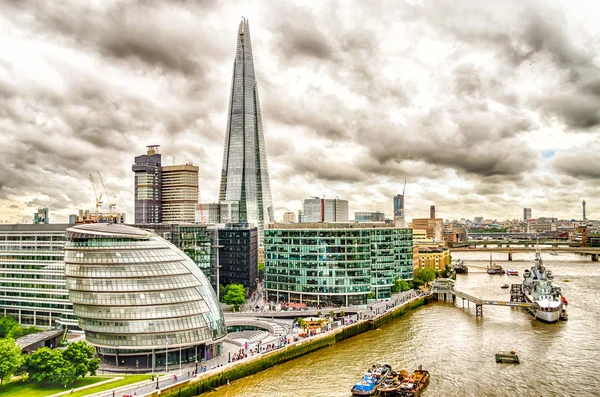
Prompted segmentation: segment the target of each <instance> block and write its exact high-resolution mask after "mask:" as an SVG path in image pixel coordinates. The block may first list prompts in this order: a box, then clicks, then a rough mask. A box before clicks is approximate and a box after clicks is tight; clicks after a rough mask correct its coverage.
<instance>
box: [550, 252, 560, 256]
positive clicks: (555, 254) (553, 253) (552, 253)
mask: <svg viewBox="0 0 600 397" xmlns="http://www.w3.org/2000/svg"><path fill="white" fill-rule="evenodd" d="M550 255H554V256H558V252H556V251H550Z"/></svg>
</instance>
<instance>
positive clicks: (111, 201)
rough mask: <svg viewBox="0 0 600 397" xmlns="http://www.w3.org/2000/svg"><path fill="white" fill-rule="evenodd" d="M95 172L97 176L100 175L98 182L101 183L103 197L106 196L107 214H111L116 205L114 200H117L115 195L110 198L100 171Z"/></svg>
mask: <svg viewBox="0 0 600 397" xmlns="http://www.w3.org/2000/svg"><path fill="white" fill-rule="evenodd" d="M96 172H97V173H98V176H99V177H100V183H102V188H103V189H104V195H105V196H104V197H106V198H108V212H109V214H112V213H113V211H114V210H115V207H116V206H117V204H116V201H117V196H115V195H113V197H112V199H111V198H110V195H109V194H108V190H107V189H106V185H105V184H104V178H102V174H101V173H100V171H98V170H96ZM100 205H102V203H100Z"/></svg>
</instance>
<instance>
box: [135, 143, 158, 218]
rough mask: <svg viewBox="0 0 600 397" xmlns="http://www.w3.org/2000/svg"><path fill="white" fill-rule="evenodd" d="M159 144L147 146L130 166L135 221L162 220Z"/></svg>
mask: <svg viewBox="0 0 600 397" xmlns="http://www.w3.org/2000/svg"><path fill="white" fill-rule="evenodd" d="M159 147H160V146H159V145H152V146H147V147H146V148H147V150H146V154H144V155H141V156H137V157H136V158H135V160H134V164H133V166H132V167H131V169H132V171H133V172H134V173H135V177H134V204H135V216H134V221H135V223H160V222H162V216H161V215H162V209H161V187H162V179H161V155H160V153H159V152H158V149H159Z"/></svg>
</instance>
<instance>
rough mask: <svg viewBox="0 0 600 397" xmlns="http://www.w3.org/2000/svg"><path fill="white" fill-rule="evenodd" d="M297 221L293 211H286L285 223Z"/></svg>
mask: <svg viewBox="0 0 600 397" xmlns="http://www.w3.org/2000/svg"><path fill="white" fill-rule="evenodd" d="M294 222H296V214H294V213H293V212H289V211H288V212H286V213H284V214H283V223H294Z"/></svg>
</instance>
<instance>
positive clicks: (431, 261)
mask: <svg viewBox="0 0 600 397" xmlns="http://www.w3.org/2000/svg"><path fill="white" fill-rule="evenodd" d="M417 248H418V250H419V253H418V258H417V259H416V260H415V264H416V265H417V266H418V269H417V270H416V272H415V276H416V275H417V274H418V272H419V269H434V270H435V271H437V272H441V271H443V270H444V268H445V267H446V265H449V264H450V250H449V249H448V248H447V247H444V246H442V245H438V246H419V247H417Z"/></svg>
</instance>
